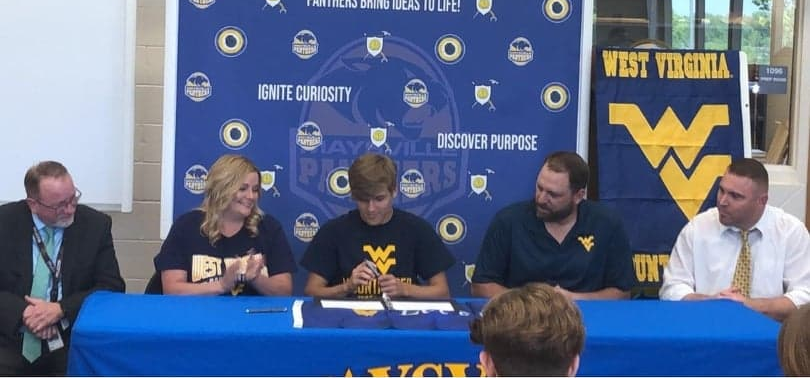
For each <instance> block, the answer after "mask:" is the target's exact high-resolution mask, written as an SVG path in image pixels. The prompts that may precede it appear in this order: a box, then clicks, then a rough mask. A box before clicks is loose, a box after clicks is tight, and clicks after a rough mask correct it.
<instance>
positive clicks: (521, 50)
mask: <svg viewBox="0 0 810 378" xmlns="http://www.w3.org/2000/svg"><path fill="white" fill-rule="evenodd" d="M507 57H508V58H509V60H510V61H512V63H514V64H515V65H516V66H519V67H522V66H525V65H527V64H529V62H531V61H532V60H533V59H534V49H533V48H532V43H531V42H529V40H528V39H526V38H524V37H517V38H515V39H514V40H512V42H511V43H509V51H508V52H507Z"/></svg>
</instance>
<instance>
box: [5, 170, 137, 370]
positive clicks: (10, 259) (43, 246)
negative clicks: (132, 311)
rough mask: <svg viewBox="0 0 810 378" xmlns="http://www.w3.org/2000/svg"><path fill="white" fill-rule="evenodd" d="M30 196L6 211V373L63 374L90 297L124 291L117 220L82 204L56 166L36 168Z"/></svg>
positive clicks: (28, 180) (29, 180)
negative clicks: (115, 228)
mask: <svg viewBox="0 0 810 378" xmlns="http://www.w3.org/2000/svg"><path fill="white" fill-rule="evenodd" d="M25 192H26V196H27V198H26V199H25V200H23V201H18V202H13V203H7V204H5V205H2V206H0V375H40V376H42V375H64V374H65V373H66V370H67V348H68V346H69V341H70V340H69V339H70V331H71V329H70V327H72V325H73V323H74V322H75V321H76V316H77V315H78V313H79V308H80V307H81V305H82V302H83V301H84V298H85V297H87V295H89V294H90V293H91V292H93V291H96V290H110V291H124V281H123V279H122V278H121V273H120V271H119V269H118V261H117V260H116V258H115V249H114V247H113V238H112V232H111V224H112V220H111V219H110V217H109V216H108V215H106V214H103V213H100V212H98V211H96V210H93V209H91V208H89V207H87V206H84V205H79V204H78V202H79V198H80V197H81V192H80V191H79V189H77V188H76V187H75V186H74V185H73V179H72V178H71V177H70V174H69V173H68V171H67V169H66V168H65V167H64V166H63V165H62V164H60V163H58V162H54V161H45V162H41V163H39V164H37V165H35V166H33V167H31V168H30V169H29V170H28V172H26V174H25Z"/></svg>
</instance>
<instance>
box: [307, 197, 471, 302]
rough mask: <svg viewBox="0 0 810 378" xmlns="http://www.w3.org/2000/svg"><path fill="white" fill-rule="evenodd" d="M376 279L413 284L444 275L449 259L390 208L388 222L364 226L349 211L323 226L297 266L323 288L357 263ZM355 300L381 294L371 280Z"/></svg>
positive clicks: (425, 228) (419, 224) (435, 241)
mask: <svg viewBox="0 0 810 378" xmlns="http://www.w3.org/2000/svg"><path fill="white" fill-rule="evenodd" d="M366 259H368V260H370V261H372V262H374V264H375V265H376V266H377V269H379V270H380V273H381V274H392V275H394V276H395V277H397V278H399V279H400V280H402V281H403V282H407V283H412V284H415V285H418V284H421V283H422V282H423V281H425V280H428V279H430V278H431V277H433V276H435V275H436V274H437V273H441V272H444V271H445V270H447V269H448V268H450V267H451V266H452V265H453V263H454V262H455V258H453V255H451V254H450V251H449V250H448V249H447V247H446V246H445V245H444V243H443V242H442V240H441V239H440V238H439V236H438V235H436V232H435V231H433V228H432V227H431V226H430V224H429V223H427V222H426V221H425V220H424V219H422V218H419V217H418V216H416V215H413V214H411V213H408V212H406V211H402V210H399V209H394V214H393V215H392V216H391V220H390V221H388V223H385V224H382V225H378V226H370V225H368V224H367V223H366V222H364V221H363V219H362V218H360V213H359V212H358V211H357V210H352V211H350V212H348V213H347V214H344V215H341V216H340V217H337V218H335V219H332V220H331V221H329V222H327V223H326V224H325V225H324V226H323V227H321V229H320V230H319V231H318V233H317V234H316V235H315V238H314V239H312V242H310V243H309V246H308V247H307V250H306V252H305V253H304V257H303V258H302V259H301V265H302V266H303V267H304V268H306V269H307V270H309V271H310V272H312V273H316V274H318V275H319V276H321V277H323V278H324V279H326V281H327V282H328V285H329V286H334V285H338V284H341V283H343V282H345V281H347V280H348V279H349V278H350V277H351V275H352V269H354V268H355V267H356V266H357V264H359V263H360V262H361V261H363V260H366ZM355 295H356V296H358V297H377V296H380V295H382V291H381V290H380V287H379V286H378V285H377V280H372V281H371V282H370V283H369V284H368V285H363V286H359V287H358V288H357V289H356V290H355Z"/></svg>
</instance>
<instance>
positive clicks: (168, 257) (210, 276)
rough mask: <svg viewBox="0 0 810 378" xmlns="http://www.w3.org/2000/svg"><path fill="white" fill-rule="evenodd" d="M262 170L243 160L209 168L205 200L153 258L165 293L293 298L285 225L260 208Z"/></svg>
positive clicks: (234, 159)
mask: <svg viewBox="0 0 810 378" xmlns="http://www.w3.org/2000/svg"><path fill="white" fill-rule="evenodd" d="M259 175H260V173H259V169H258V168H257V167H256V165H254V164H253V162H251V161H250V160H248V159H247V158H245V157H243V156H239V155H224V156H222V157H220V158H219V159H217V161H216V162H214V164H213V165H212V166H211V169H210V170H209V172H208V176H207V178H206V180H205V199H203V202H202V205H201V206H200V207H199V208H198V209H195V210H192V211H190V212H188V213H185V214H183V215H181V216H180V217H179V218H177V220H176V221H175V222H174V224H173V225H172V228H171V230H170V231H169V235H168V236H167V237H166V240H165V241H164V242H163V245H162V246H161V248H160V253H158V255H157V256H155V269H156V270H157V271H158V272H160V274H161V281H162V283H163V293H164V294H198V295H221V294H227V295H290V294H291V293H292V272H294V271H295V261H294V260H293V257H292V252H291V251H290V245H289V244H288V243H287V238H286V237H285V236H284V232H283V230H282V228H281V224H280V223H279V222H278V221H277V220H276V219H275V218H273V217H272V216H270V215H269V214H266V213H264V212H262V210H261V209H260V208H259V203H258V202H259V197H260V196H259V194H260V193H261V192H260V187H259Z"/></svg>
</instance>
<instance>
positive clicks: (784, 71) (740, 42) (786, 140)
mask: <svg viewBox="0 0 810 378" xmlns="http://www.w3.org/2000/svg"><path fill="white" fill-rule="evenodd" d="M796 1H797V0H711V1H709V0H638V1H626V0H625V1H623V0H594V13H595V23H594V37H593V40H594V42H595V44H597V45H603V46H622V47H629V46H633V45H635V44H636V43H638V42H640V41H643V40H649V41H652V42H653V43H655V44H657V45H660V46H668V47H672V48H675V49H711V50H742V51H744V52H745V53H746V55H747V57H748V73H749V75H748V76H749V90H750V93H749V96H750V104H751V107H750V112H751V114H750V119H751V148H752V154H753V157H755V158H758V159H761V160H763V161H765V162H767V163H770V164H791V162H790V161H788V160H789V158H788V157H789V156H790V154H788V151H787V150H788V147H789V146H790V135H791V129H792V128H793V124H792V120H791V119H790V114H791V106H792V92H791V91H792V88H791V81H792V75H793V71H794V70H793V68H794V67H793V64H794V48H793V47H794V31H795V24H794V20H795V14H796ZM649 41H648V42H649Z"/></svg>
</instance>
